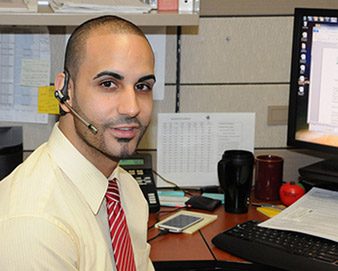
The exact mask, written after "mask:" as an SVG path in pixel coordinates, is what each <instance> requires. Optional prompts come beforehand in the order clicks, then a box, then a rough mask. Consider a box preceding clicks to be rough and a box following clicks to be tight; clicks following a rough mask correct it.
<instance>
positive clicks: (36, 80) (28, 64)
mask: <svg viewBox="0 0 338 271" xmlns="http://www.w3.org/2000/svg"><path fill="white" fill-rule="evenodd" d="M49 70H50V64H49V60H40V59H22V60H21V76H20V85H22V86H31V87H41V86H48V85H49Z"/></svg>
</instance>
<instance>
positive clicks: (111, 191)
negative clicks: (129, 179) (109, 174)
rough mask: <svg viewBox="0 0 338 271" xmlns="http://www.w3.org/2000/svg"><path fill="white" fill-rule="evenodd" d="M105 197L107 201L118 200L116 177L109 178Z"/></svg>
mask: <svg viewBox="0 0 338 271" xmlns="http://www.w3.org/2000/svg"><path fill="white" fill-rule="evenodd" d="M106 197H107V199H108V201H120V193H119V187H118V186H117V180H116V178H114V179H112V180H109V183H108V189H107V193H106Z"/></svg>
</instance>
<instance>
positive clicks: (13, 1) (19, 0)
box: [0, 0, 38, 12]
mask: <svg viewBox="0 0 338 271" xmlns="http://www.w3.org/2000/svg"><path fill="white" fill-rule="evenodd" d="M37 11H38V2H37V0H10V1H4V0H0V12H37Z"/></svg>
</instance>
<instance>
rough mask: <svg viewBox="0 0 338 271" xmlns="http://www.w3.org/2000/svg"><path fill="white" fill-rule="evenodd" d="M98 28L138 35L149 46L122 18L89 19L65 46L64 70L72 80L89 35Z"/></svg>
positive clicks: (138, 32) (75, 76) (134, 27)
mask: <svg viewBox="0 0 338 271" xmlns="http://www.w3.org/2000/svg"><path fill="white" fill-rule="evenodd" d="M98 28H104V29H106V31H107V32H111V33H113V34H135V35H139V36H141V37H144V38H145V40H146V41H147V42H148V44H149V41H148V40H147V38H146V36H145V35H144V33H143V32H142V30H141V29H140V28H138V27H137V26H136V25H135V24H133V23H131V22H129V21H127V20H125V19H123V18H120V17H117V16H113V15H105V16H101V17H97V18H93V19H90V20H88V21H86V22H84V23H82V24H81V25H79V26H78V27H77V28H76V29H75V30H74V31H73V33H72V35H71V36H70V38H69V40H68V43H67V46H66V53H65V63H64V69H65V70H67V71H68V73H69V74H70V76H71V77H72V78H73V80H76V78H77V74H78V71H79V67H80V65H81V63H82V60H83V58H84V56H85V53H86V50H85V45H86V40H87V38H88V36H89V34H90V33H91V32H92V31H93V30H97V29H98ZM149 46H150V44H149ZM150 47H151V46H150Z"/></svg>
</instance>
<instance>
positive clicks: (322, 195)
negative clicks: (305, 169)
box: [259, 188, 338, 242]
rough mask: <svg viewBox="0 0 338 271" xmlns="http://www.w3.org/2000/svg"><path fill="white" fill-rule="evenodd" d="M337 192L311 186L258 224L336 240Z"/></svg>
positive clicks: (337, 228) (337, 230)
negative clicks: (277, 212)
mask: <svg viewBox="0 0 338 271" xmlns="http://www.w3.org/2000/svg"><path fill="white" fill-rule="evenodd" d="M337 225H338V192H336V191H331V190H326V189H321V188H312V189H311V190H310V191H309V192H308V193H307V194H305V195H304V196H303V197H301V198H300V199H299V200H297V201H296V202H295V203H293V204H292V205H291V206H289V207H288V208H286V209H285V210H284V211H282V212H280V213H279V214H278V215H276V216H274V217H272V218H270V219H269V220H267V221H265V222H263V223H261V224H259V226H262V227H267V228H273V229H280V230H290V231H295V232H303V233H307V234H310V235H314V236H319V237H322V238H326V239H330V240H333V241H336V242H338V226H337Z"/></svg>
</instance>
